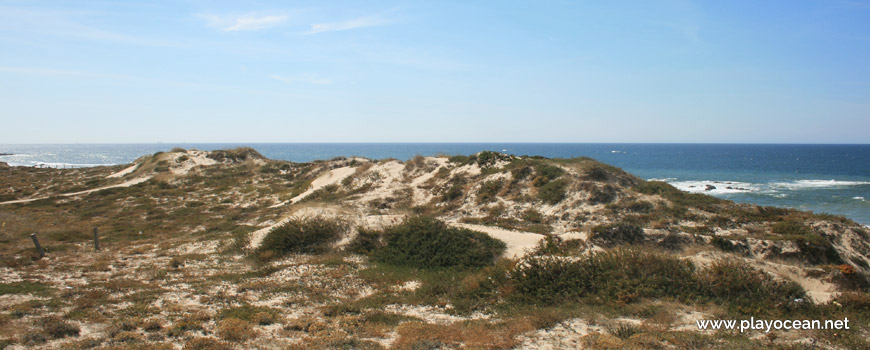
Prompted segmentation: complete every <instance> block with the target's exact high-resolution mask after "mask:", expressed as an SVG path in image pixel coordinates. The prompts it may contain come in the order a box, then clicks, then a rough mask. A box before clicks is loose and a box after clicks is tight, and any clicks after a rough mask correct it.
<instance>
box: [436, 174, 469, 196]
mask: <svg viewBox="0 0 870 350" xmlns="http://www.w3.org/2000/svg"><path fill="white" fill-rule="evenodd" d="M464 188H465V179H464V178H461V177H457V178H454V179H453V180H452V181H451V185H450V187H449V188H448V189H447V191H445V192H444V194H443V195H442V196H441V201H442V202H450V201H453V200H456V199H459V198H461V197H462V195H463V194H464V193H465V192H464Z"/></svg>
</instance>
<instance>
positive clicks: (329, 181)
mask: <svg viewBox="0 0 870 350" xmlns="http://www.w3.org/2000/svg"><path fill="white" fill-rule="evenodd" d="M355 171H356V168H355V167H342V168H337V169H332V170H330V171H328V172H326V174H323V175H321V176H320V177H318V178H316V179H314V181H311V187H309V188H308V190H306V191H305V192H302V193H301V194H299V195H298V196H296V197H293V198H291V199H290V200H287V201H283V202H281V203H278V204H275V205H273V206H270V207H269V208H278V207H281V206H284V205H287V204H294V203H296V202H299V201H301V200H302V199H304V198H305V197H308V195H310V194H312V193H314V191H317V190H319V189H321V188H323V187H326V186H329V185H333V184H337V183H339V182H340V181H341V180H344V179H345V178H346V177H348V176H351V175H353V173H354V172H355Z"/></svg>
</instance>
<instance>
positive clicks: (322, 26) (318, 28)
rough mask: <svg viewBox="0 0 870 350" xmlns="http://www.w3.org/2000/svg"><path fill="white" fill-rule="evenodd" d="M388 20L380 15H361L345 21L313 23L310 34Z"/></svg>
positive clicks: (382, 22) (368, 25)
mask: <svg viewBox="0 0 870 350" xmlns="http://www.w3.org/2000/svg"><path fill="white" fill-rule="evenodd" d="M387 22H388V21H386V20H384V19H383V18H381V17H380V16H367V17H359V18H354V19H351V20H347V21H343V22H330V23H317V24H312V25H311V30H309V31H308V34H317V33H323V32H338V31H343V30H351V29H359V28H366V27H375V26H380V25H384V24H387Z"/></svg>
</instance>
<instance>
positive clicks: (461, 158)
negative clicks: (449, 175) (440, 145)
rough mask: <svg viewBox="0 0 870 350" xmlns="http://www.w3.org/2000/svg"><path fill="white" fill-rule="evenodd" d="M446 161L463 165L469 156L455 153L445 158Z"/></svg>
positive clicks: (467, 161)
mask: <svg viewBox="0 0 870 350" xmlns="http://www.w3.org/2000/svg"><path fill="white" fill-rule="evenodd" d="M447 161H448V162H451V163H456V164H459V165H465V164H468V163H469V161H470V157H469V156H464V155H455V156H450V158H447Z"/></svg>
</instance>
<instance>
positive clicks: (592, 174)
mask: <svg viewBox="0 0 870 350" xmlns="http://www.w3.org/2000/svg"><path fill="white" fill-rule="evenodd" d="M586 176H588V177H589V179H591V180H594V181H607V179H608V178H609V177H610V175H609V174H608V173H607V170H604V168H602V167H599V166H593V167H591V168H589V170H587V171H586Z"/></svg>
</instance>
